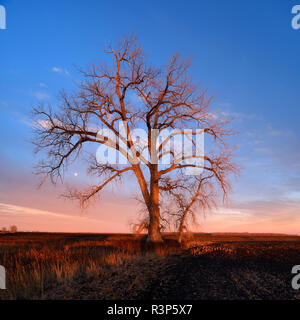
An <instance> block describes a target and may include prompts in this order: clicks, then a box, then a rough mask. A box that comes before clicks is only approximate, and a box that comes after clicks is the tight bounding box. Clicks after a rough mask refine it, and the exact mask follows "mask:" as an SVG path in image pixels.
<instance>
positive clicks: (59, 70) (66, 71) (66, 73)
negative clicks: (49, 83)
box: [51, 67, 69, 76]
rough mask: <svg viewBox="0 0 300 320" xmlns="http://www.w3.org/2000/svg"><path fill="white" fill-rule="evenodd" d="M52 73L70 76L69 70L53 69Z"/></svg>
mask: <svg viewBox="0 0 300 320" xmlns="http://www.w3.org/2000/svg"><path fill="white" fill-rule="evenodd" d="M51 71H52V72H55V73H59V74H64V75H67V76H68V75H69V71H68V70H67V69H63V68H60V67H53V68H52V69H51Z"/></svg>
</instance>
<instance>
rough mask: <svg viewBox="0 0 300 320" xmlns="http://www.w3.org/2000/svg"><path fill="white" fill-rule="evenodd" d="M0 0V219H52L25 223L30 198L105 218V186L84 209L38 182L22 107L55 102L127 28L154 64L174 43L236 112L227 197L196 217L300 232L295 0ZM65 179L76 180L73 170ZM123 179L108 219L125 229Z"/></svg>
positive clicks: (226, 227)
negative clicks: (234, 173) (1, 24)
mask: <svg viewBox="0 0 300 320" xmlns="http://www.w3.org/2000/svg"><path fill="white" fill-rule="evenodd" d="M0 4H1V5H4V6H5V8H6V12H7V29H6V30H0V48H1V59H0V70H1V73H0V110H1V118H0V133H1V137H2V139H1V148H0V159H1V168H0V179H1V180H0V204H1V205H2V206H1V205H0V226H1V224H12V223H13V222H15V223H17V224H18V223H19V225H20V226H21V227H23V228H25V229H30V228H36V229H41V230H46V229H47V228H48V229H49V230H54V227H55V222H53V226H52V225H51V226H50V225H49V224H47V221H45V222H43V223H44V224H41V223H40V224H38V223H36V224H33V225H30V221H32V220H30V218H29V216H30V213H29V212H30V208H32V210H33V209H35V210H40V211H43V210H44V211H47V212H48V211H51V212H62V213H61V214H66V215H72V216H76V219H78V216H79V217H81V218H82V219H83V220H82V221H85V220H88V219H99V225H97V228H96V227H95V228H96V229H95V230H94V229H93V230H92V231H97V230H99V231H101V230H102V229H103V230H104V229H105V228H107V226H109V214H108V213H107V212H109V211H110V210H112V202H113V201H112V200H111V199H112V198H113V196H112V195H111V194H108V195H107V196H105V197H104V199H103V201H102V202H101V203H99V204H98V203H97V204H95V205H94V206H93V207H92V208H91V209H90V210H89V211H88V213H84V214H81V213H80V211H79V209H78V207H77V206H76V204H70V203H65V202H61V200H60V199H58V198H57V196H58V194H59V192H60V190H61V188H62V187H61V186H58V187H56V188H55V187H53V186H50V185H48V186H46V187H44V188H42V189H38V190H37V189H36V185H37V179H36V177H34V176H33V175H32V174H31V172H32V171H33V166H34V163H35V162H36V159H35V156H34V155H33V153H32V149H33V148H32V146H31V144H30V143H29V142H28V141H29V140H30V138H31V130H32V128H31V126H30V120H29V113H30V108H31V106H32V105H34V104H36V103H38V102H40V101H43V102H45V103H52V104H54V105H55V102H56V97H57V95H58V92H59V90H60V89H62V88H65V89H67V90H72V89H73V88H74V82H75V81H76V80H78V73H77V71H76V68H75V66H79V67H84V66H86V65H87V64H89V63H92V62H96V61H105V60H106V59H107V57H106V56H105V55H104V53H103V48H104V46H105V45H107V44H109V43H110V42H113V41H115V40H117V39H119V38H121V37H122V36H124V35H125V34H126V33H130V32H135V33H136V34H137V35H138V38H139V42H140V43H141V45H142V46H143V48H144V50H145V51H146V52H147V53H149V58H150V60H151V61H152V62H153V64H156V65H163V64H164V63H165V62H166V61H167V59H168V58H169V57H170V55H171V54H172V53H173V52H174V51H178V52H180V53H181V54H182V55H183V57H191V58H192V62H193V66H192V69H191V73H192V75H193V77H194V79H195V81H197V82H200V83H201V84H202V85H203V86H204V87H207V88H208V92H209V93H211V94H214V95H215V99H214V102H213V105H214V107H215V108H217V109H219V110H221V112H223V113H224V114H225V115H228V116H230V117H231V116H234V117H235V118H236V120H234V126H235V128H236V129H237V130H239V132H240V134H239V135H238V136H237V137H235V138H234V141H233V142H234V143H236V144H237V145H238V146H239V149H238V151H237V160H238V162H239V164H240V165H241V166H242V167H243V170H242V173H241V176H240V177H239V179H238V180H236V181H234V185H233V186H234V188H233V194H232V196H231V202H230V203H229V204H228V205H227V207H226V208H223V209H221V210H220V213H215V214H212V216H211V217H208V218H207V219H206V220H203V221H201V228H200V229H201V230H204V231H207V230H208V231H253V230H254V231H255V230H258V231H266V232H270V230H275V231H276V232H290V233H299V232H298V231H297V230H300V161H299V160H300V143H299V141H300V139H299V138H300V126H299V118H300V109H299V107H300V105H299V92H300V78H299V64H300V60H299V57H300V30H294V29H292V27H291V19H292V17H293V16H292V14H291V10H292V7H293V5H295V4H298V3H297V1H287V0H272V1H269V0H262V1H248V0H244V1H237V0H230V1H221V0H218V1H208V0H201V1H200V0H199V1H151V2H149V1H126V2H125V1H114V2H110V1H92V0H87V1H75V0H72V1H67V0H64V1H48V0H44V1H33V0H31V1H14V0H11V1H3V0H2V1H1V0H0ZM76 170H78V171H79V172H80V174H79V175H78V177H76V179H77V181H78V180H79V181H80V183H81V182H82V183H83V182H84V181H87V177H86V176H85V175H84V171H83V170H82V171H81V169H80V168H79V167H77V168H76ZM68 179H69V182H70V183H72V181H74V179H75V177H73V175H72V172H71V173H70V175H69V177H68ZM120 190H121V192H123V194H124V197H123V198H122V199H123V200H122V201H123V202H121V205H120V208H125V207H126V208H127V211H126V212H127V213H126V214H124V215H123V216H122V217H121V216H119V215H116V218H115V219H116V221H117V222H118V223H117V226H116V227H115V229H114V231H126V230H127V229H128V228H127V227H128V225H127V221H128V220H129V219H133V218H134V214H135V205H134V202H132V201H131V200H128V199H127V194H126V188H124V187H123V189H122V188H121V189H120ZM122 190H123V191H122ZM55 204H56V205H55ZM9 205H10V206H14V207H13V208H16V206H17V207H18V208H19V209H18V210H17V212H16V211H14V210H13V209H11V208H12V207H8V206H9ZM8 208H10V209H8ZM22 208H27V209H28V208H29V209H28V210H27V209H26V210H27V211H26V212H27V214H28V215H29V216H28V215H27V216H24V215H23V216H22V214H21V213H20V212H21V211H22ZM104 208H105V209H104ZM15 210H16V209H15ZM114 210H122V209H114ZM222 213H223V215H222ZM1 214H2V217H1ZM36 215H37V213H35V216H36ZM42 216H43V215H42ZM44 217H47V214H45V215H44ZM49 219H50V218H49ZM222 219H223V220H222ZM49 221H50V220H49ZM76 221H77V220H76ZM92 221H93V220H92ZM97 221H98V220H97ZM225 221H226V222H225ZM68 223H69V222H68ZM74 223H75V222H74ZM76 223H78V222H76ZM76 223H75V224H74V226H73V227H72V228H73V229H72V228H71V227H70V230H71V229H72V230H75V229H76V230H77V231H89V230H90V229H89V223H88V222H82V223H78V225H77V224H76ZM82 225H86V227H85V228H83V227H81V226H82ZM68 226H69V225H68V224H65V225H64V227H63V228H65V229H64V230H66V231H68V230H69V229H68ZM221 226H222V227H221ZM272 228H273V229H272Z"/></svg>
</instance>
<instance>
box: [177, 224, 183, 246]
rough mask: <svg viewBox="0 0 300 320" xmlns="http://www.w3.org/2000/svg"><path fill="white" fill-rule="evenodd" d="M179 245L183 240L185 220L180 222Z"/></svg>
mask: <svg viewBox="0 0 300 320" xmlns="http://www.w3.org/2000/svg"><path fill="white" fill-rule="evenodd" d="M178 231H179V232H178V243H181V242H182V238H183V220H181V221H180V225H179V230H178Z"/></svg>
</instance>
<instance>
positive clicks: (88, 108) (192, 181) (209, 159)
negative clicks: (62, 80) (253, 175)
mask: <svg viewBox="0 0 300 320" xmlns="http://www.w3.org/2000/svg"><path fill="white" fill-rule="evenodd" d="M106 53H107V54H109V55H110V56H111V58H112V60H111V61H112V63H111V65H109V66H106V65H104V64H99V65H91V66H90V67H88V68H87V69H86V70H84V71H83V70H81V73H82V76H83V80H82V82H81V83H79V84H78V90H77V91H76V92H75V93H73V94H72V95H68V94H66V93H65V92H64V91H63V92H62V93H61V99H60V105H59V107H58V109H57V110H53V108H51V107H48V108H45V107H44V106H43V105H39V106H37V107H35V108H34V110H33V113H34V119H35V133H36V137H35V139H34V144H35V145H36V151H40V150H46V151H47V159H46V160H45V161H42V162H41V163H39V165H38V172H39V173H42V174H45V177H49V178H50V179H51V180H52V181H53V182H55V180H56V179H57V178H59V177H62V173H63V170H64V169H65V168H66V167H67V166H68V165H69V164H70V163H71V162H72V161H74V160H76V159H77V158H78V156H80V155H81V154H82V152H83V150H84V148H83V147H84V146H85V145H88V144H96V145H105V146H108V147H109V148H110V149H112V150H115V151H116V152H117V153H118V154H119V155H120V154H121V155H122V156H123V157H125V158H126V160H127V164H111V163H101V162H100V163H99V161H96V159H95V157H94V158H93V159H91V160H90V161H89V168H88V173H89V174H92V175H95V176H96V177H97V178H99V183H98V184H97V185H92V186H90V187H88V188H87V189H86V190H74V189H73V190H70V193H69V196H70V197H72V198H76V199H79V200H80V202H81V205H85V204H86V203H87V202H88V201H89V200H90V199H92V198H94V196H96V195H97V194H99V193H100V192H101V191H102V190H103V189H104V187H106V186H107V185H109V184H110V183H113V182H116V181H118V180H120V179H121V178H122V177H123V176H124V175H125V174H132V175H133V176H134V177H135V178H136V181H137V183H138V186H139V189H140V192H141V196H142V199H143V202H144V205H145V207H146V209H147V213H148V217H147V218H148V219H147V221H143V223H144V226H145V227H147V229H148V241H150V242H161V241H162V236H161V232H160V230H161V226H162V211H161V210H162V199H163V197H164V196H168V197H171V198H173V199H175V200H176V201H174V202H173V204H177V209H178V210H177V212H176V214H177V218H179V220H178V221H179V230H181V233H182V230H183V229H184V225H185V221H186V217H187V216H188V215H189V214H191V213H192V212H193V210H192V209H193V208H194V207H195V205H196V204H200V205H202V206H204V207H205V206H208V205H210V204H211V203H212V202H213V201H211V200H215V196H216V190H217V188H219V189H220V190H221V192H222V193H223V195H226V194H227V192H228V190H229V189H230V184H229V176H230V174H231V173H232V172H234V171H235V166H234V164H233V162H232V157H231V149H230V148H229V147H228V145H227V144H226V142H225V140H226V137H227V136H228V135H230V134H231V133H232V132H231V130H229V129H228V128H227V124H228V121H227V120H224V119H222V118H221V117H220V116H218V115H216V114H215V113H214V112H213V111H212V110H211V108H210V101H211V98H206V90H203V89H201V88H200V87H199V86H197V85H195V84H194V83H193V81H192V79H191V78H190V77H189V76H188V75H187V70H188V67H189V65H190V64H189V62H187V61H184V60H181V59H180V58H179V55H178V54H174V55H173V56H172V58H171V59H170V61H169V62H168V64H167V65H166V66H165V67H163V68H154V67H152V66H151V65H150V64H149V63H148V62H147V58H146V56H145V54H144V53H143V50H142V49H141V47H140V46H139V45H138V44H137V41H136V38H135V37H128V38H125V39H124V40H122V41H120V42H119V43H118V44H117V46H116V47H112V46H111V47H109V48H108V49H107V50H106ZM119 122H122V123H123V124H124V128H125V131H124V132H121V130H120V126H119V125H118V123H119ZM134 128H143V129H144V130H145V131H146V139H144V140H146V143H145V141H144V142H143V143H144V144H141V143H139V141H140V140H139V139H138V138H136V137H134V136H133V134H132V130H133V129H134ZM186 128H190V129H193V130H190V131H188V133H187V132H185V129H186ZM199 128H201V130H200V131H199V130H196V129H199ZM103 129H108V130H109V131H110V132H111V133H112V134H113V135H114V137H115V138H116V139H114V138H113V137H112V136H111V135H109V134H105V133H103V132H104V131H103ZM168 129H170V130H171V129H177V130H176V131H173V132H172V133H170V134H168V135H167V136H164V138H163V139H161V134H162V133H163V132H165V131H166V130H168ZM99 130H100V131H99ZM99 132H102V133H101V134H99ZM200 134H205V139H206V140H205V141H206V145H207V144H209V150H208V151H207V153H206V154H205V155H199V154H194V151H193V152H191V154H188V155H187V154H186V153H185V154H184V153H183V152H181V153H180V152H176V150H175V149H176V148H175V147H174V144H171V146H169V147H167V146H168V143H170V142H171V141H172V139H174V138H176V137H179V136H186V137H187V138H188V139H189V140H190V141H192V146H193V148H192V149H193V150H194V149H195V146H196V143H195V141H196V139H197V136H199V135H200ZM147 155H148V156H147ZM165 156H169V157H170V160H171V161H170V163H169V164H161V162H160V161H161V160H162V159H163V158H164V157H165ZM197 160H201V161H198V162H197ZM187 169H200V170H201V172H202V173H201V175H190V176H186V174H185V173H184V172H185V171H184V170H187ZM199 172H200V171H199ZM209 186H210V187H209ZM212 186H213V187H212ZM209 188H210V189H211V190H213V192H212V191H211V192H209ZM212 193H213V194H214V196H213V195H212ZM187 195H189V197H187Z"/></svg>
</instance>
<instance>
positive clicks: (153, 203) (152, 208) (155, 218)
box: [147, 165, 163, 243]
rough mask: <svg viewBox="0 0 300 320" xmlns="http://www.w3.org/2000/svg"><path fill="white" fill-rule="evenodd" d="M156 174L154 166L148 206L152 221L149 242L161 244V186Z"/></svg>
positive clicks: (154, 166)
mask: <svg viewBox="0 0 300 320" xmlns="http://www.w3.org/2000/svg"><path fill="white" fill-rule="evenodd" d="M156 172H157V165H153V167H152V170H151V180H150V203H149V204H148V210H149V218H150V219H149V229H148V237H147V242H152V243H161V242H163V238H162V236H161V233H160V210H159V185H158V180H157V177H156Z"/></svg>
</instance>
